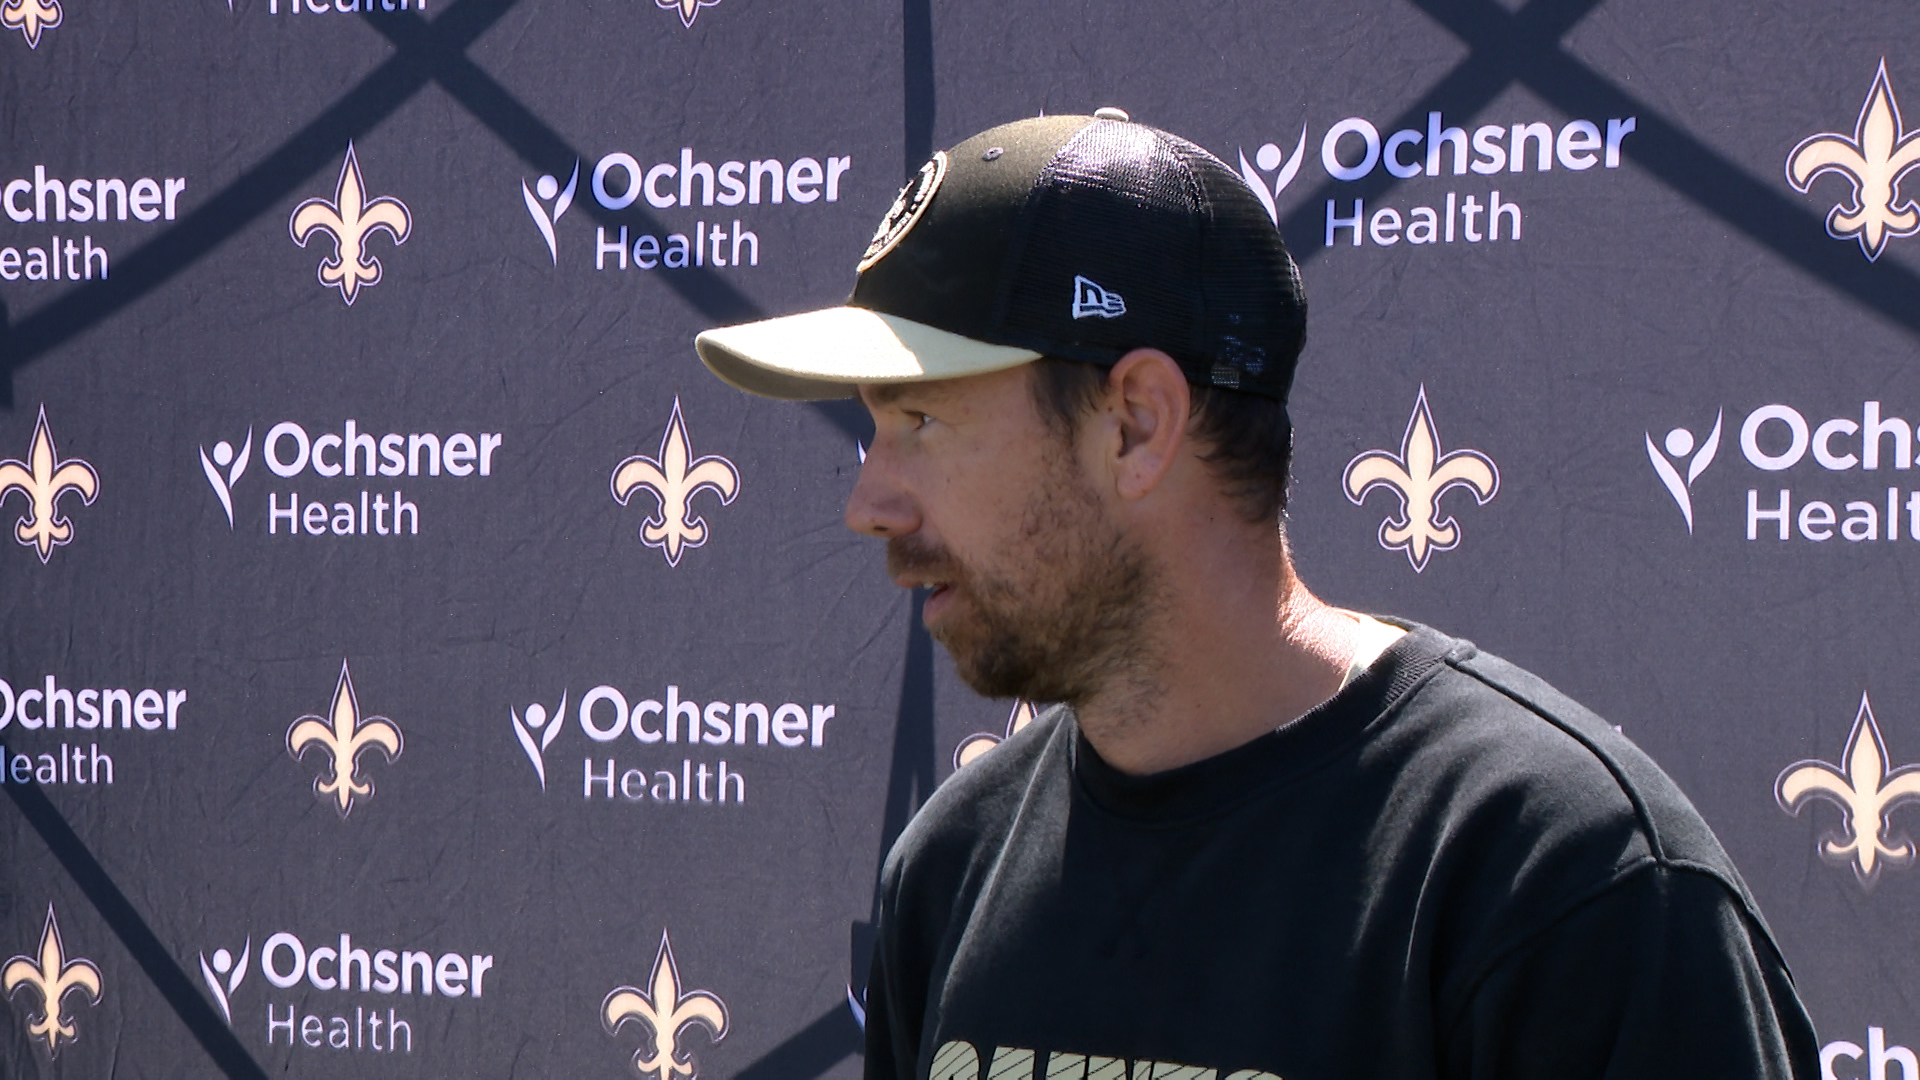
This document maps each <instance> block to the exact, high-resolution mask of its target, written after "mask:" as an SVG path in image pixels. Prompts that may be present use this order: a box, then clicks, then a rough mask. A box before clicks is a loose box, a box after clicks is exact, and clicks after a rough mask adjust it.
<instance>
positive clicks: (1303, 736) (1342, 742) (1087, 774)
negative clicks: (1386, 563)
mask: <svg viewBox="0 0 1920 1080" xmlns="http://www.w3.org/2000/svg"><path fill="white" fill-rule="evenodd" d="M1382 621H1386V622H1391V623H1393V624H1394V625H1396V626H1400V627H1403V628H1404V629H1406V631H1407V634H1406V635H1405V636H1404V637H1402V638H1400V640H1398V641H1396V642H1394V643H1393V644H1392V645H1391V646H1389V647H1388V648H1387V650H1386V651H1385V652H1384V653H1381V654H1380V658H1379V659H1378V660H1376V661H1375V662H1374V663H1373V665H1372V666H1371V667H1369V668H1367V670H1366V671H1365V672H1363V673H1362V674H1361V675H1360V676H1358V677H1357V678H1355V679H1354V680H1353V681H1352V682H1350V683H1348V684H1347V686H1346V687H1345V688H1344V689H1342V690H1341V691H1340V692H1339V693H1337V694H1335V695H1334V696H1333V697H1331V698H1328V699H1327V700H1326V701H1323V702H1321V703H1320V704H1319V705H1318V706H1316V707H1314V709H1313V710H1312V711H1310V712H1308V713H1307V714H1306V715H1305V716H1302V717H1300V718H1299V719H1298V720H1295V721H1294V722H1292V723H1290V724H1286V726H1284V727H1281V728H1279V730H1277V731H1271V732H1268V733H1267V734H1265V735H1262V736H1260V737H1258V738H1256V739H1254V740H1253V741H1252V742H1249V743H1245V744H1243V745H1240V746H1237V747H1234V748H1233V749H1231V750H1228V751H1226V752H1225V753H1222V754H1216V755H1214V756H1213V757H1210V758H1206V759H1205V760H1202V761H1196V762H1194V763H1193V764H1191V765H1183V766H1181V767H1179V768H1177V769H1169V770H1167V771H1166V772H1161V773H1154V774H1152V775H1150V776H1129V775H1127V774H1126V773H1123V772H1120V771H1119V770H1117V769H1115V768H1114V767H1113V766H1111V765H1108V764H1107V763H1106V762H1105V761H1103V760H1101V758H1100V755H1099V754H1097V753H1095V752H1094V749H1093V747H1092V745H1091V744H1089V743H1088V742H1087V740H1086V737H1085V736H1083V735H1082V734H1081V733H1080V725H1079V722H1078V720H1077V718H1074V717H1073V714H1072V712H1071V710H1069V712H1068V714H1067V715H1068V718H1069V719H1071V720H1073V723H1072V724H1070V725H1064V726H1063V731H1071V737H1072V739H1073V752H1072V762H1073V772H1074V777H1075V779H1076V780H1077V782H1078V788H1079V790H1080V793H1081V794H1082V795H1084V796H1085V797H1086V798H1087V799H1089V800H1090V801H1091V802H1092V803H1093V804H1094V805H1095V806H1097V807H1098V808H1100V809H1101V810H1103V811H1106V812H1107V813H1109V814H1112V815H1114V816H1116V817H1120V818H1125V819H1128V820H1131V821H1135V822H1138V823H1140V824H1143V825H1156V824H1159V825H1171V824H1179V823H1183V822H1186V821H1190V820H1192V819H1195V818H1201V817H1206V816H1208V815H1211V814H1215V813H1220V812H1223V811H1226V810H1229V809H1232V808H1233V807H1235V806H1238V805H1239V804H1241V803H1243V802H1245V801H1247V800H1248V799H1252V798H1255V797H1257V796H1259V795H1261V794H1263V793H1265V792H1266V791H1269V790H1271V789H1273V788H1274V787H1276V786H1279V785H1282V784H1286V783H1288V782H1289V781H1292V780H1294V779H1296V778H1298V777H1300V776H1303V775H1305V774H1306V773H1309V772H1311V771H1313V770H1314V769H1317V768H1319V767H1320V766H1321V765H1322V764H1323V763H1325V762H1326V761H1327V760H1328V759H1329V758H1331V757H1332V756H1334V755H1336V754H1338V753H1339V752H1340V751H1342V750H1343V749H1345V748H1346V747H1347V746H1348V745H1349V744H1350V743H1352V742H1353V741H1354V740H1355V739H1356V738H1358V737H1359V736H1361V735H1362V734H1364V733H1365V732H1366V730H1367V729H1368V727H1370V726H1371V725H1373V724H1374V723H1375V722H1376V721H1379V720H1381V719H1383V718H1384V717H1385V716H1386V715H1387V714H1388V713H1390V712H1392V711H1393V709H1394V708H1395V707H1396V706H1397V705H1398V704H1399V702H1400V701H1401V699H1403V698H1404V697H1405V696H1406V695H1407V693H1408V692H1409V691H1411V690H1412V689H1413V688H1414V687H1415V686H1417V685H1419V683H1420V682H1422V681H1423V680H1425V679H1426V678H1427V676H1429V675H1430V674H1432V673H1433V672H1434V671H1435V670H1436V669H1437V668H1438V667H1439V666H1440V664H1441V663H1442V662H1443V661H1445V660H1447V659H1449V658H1452V659H1464V658H1466V657H1468V656H1471V655H1473V653H1474V652H1475V649H1474V647H1473V645H1472V644H1471V643H1469V642H1465V641H1461V640H1459V639H1457V638H1450V637H1447V636H1446V635H1444V634H1441V633H1439V632H1437V631H1434V630H1432V629H1429V628H1427V627H1425V626H1421V625H1419V624H1418V623H1409V622H1404V621H1401V620H1397V619H1383V620H1382ZM1284 720H1285V718H1284V717H1276V718H1275V723H1276V724H1278V723H1282V722H1284Z"/></svg>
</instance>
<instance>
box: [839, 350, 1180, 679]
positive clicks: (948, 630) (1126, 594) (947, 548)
mask: <svg viewBox="0 0 1920 1080" xmlns="http://www.w3.org/2000/svg"><path fill="white" fill-rule="evenodd" d="M1030 379H1031V368H1030V367H1029V366H1022V367H1019V368H1015V369H1012V370H1010V371H1005V372H997V373H993V374H988V375H977V376H970V377H968V378H964V379H953V380H946V381H940V382H928V383H911V384H901V385H896V386H891V387H868V388H865V389H864V390H863V392H862V395H861V397H862V400H863V401H865V402H866V405H867V407H868V410H869V411H871V412H872V413H873V418H874V427H875V431H874V441H873V446H872V447H871V448H870V449H869V450H868V452H867V459H866V463H865V464H864V465H863V466H862V467H861V471H860V482H859V483H858V484H857V485H856V486H855V488H854V491H853V494H852V496H851V497H850V498H849V499H848V502H847V511H846V518H847V524H848V526H849V527H851V528H853V529H855V530H856V531H858V532H863V533H866V534H867V535H869V536H877V537H881V538H883V539H885V540H886V541H887V572H888V574H889V575H890V576H891V577H892V578H893V580H894V582H895V583H896V584H899V585H901V586H903V587H908V588H915V587H924V588H928V589H930V590H931V591H930V592H929V594H928V596H927V600H926V604H925V606H924V609H923V618H924V619H925V621H926V625H927V630H928V632H930V633H931V634H932V635H933V637H934V638H935V639H936V640H938V641H939V642H940V643H941V644H943V645H945V646H946V647H947V649H948V651H949V652H951V653H952V654H953V658H954V662H955V664H956V665H957V666H958V668H959V672H960V676H961V678H963V679H965V680H966V682H967V684H968V685H969V686H971V687H973V688H974V689H975V690H976V691H978V692H980V693H982V694H985V695H988V696H990V697H1023V698H1027V699H1029V700H1034V701H1066V702H1076V701H1083V700H1085V699H1087V698H1088V697H1089V696H1091V695H1092V694H1093V693H1094V692H1096V691H1097V690H1099V689H1100V688H1101V687H1102V686H1104V685H1106V684H1107V683H1108V682H1109V681H1110V680H1111V679H1112V678H1113V677H1114V676H1115V675H1116V674H1118V673H1120V672H1121V671H1123V670H1124V669H1125V668H1126V667H1127V666H1128V665H1132V664H1136V663H1137V662H1139V661H1140V659H1141V658H1142V654H1143V651H1144V650H1145V648H1146V642H1145V641H1144V635H1143V633H1142V625H1143V623H1144V622H1145V621H1146V619H1147V617H1148V615H1149V614H1150V607H1151V597H1152V595H1153V587H1152V586H1153V575H1152V573H1151V568H1150V564H1149V561H1148V559H1147V558H1146V556H1145V555H1144V553H1143V552H1142V551H1141V550H1140V548H1139V546H1138V545H1137V544H1136V543H1135V542H1133V541H1132V540H1131V539H1130V538H1129V537H1127V536H1126V535H1125V533H1124V532H1123V531H1122V530H1121V529H1120V528H1119V527H1118V526H1117V524H1116V523H1115V522H1114V520H1113V519H1112V517H1111V516H1110V513H1109V508H1108V506H1107V503H1106V501H1105V500H1104V499H1103V498H1102V494H1101V491H1100V488H1099V487H1098V486H1097V485H1096V484H1095V483H1093V482H1092V481H1091V480H1090V479H1089V476H1088V470H1087V463H1086V461H1085V460H1084V459H1085V458H1087V457H1088V456H1090V455H1089V451H1088V446H1087V445H1082V444H1083V443H1086V444H1089V445H1091V440H1089V439H1088V438H1085V437H1082V438H1080V439H1075V438H1074V437H1071V436H1068V435H1067V434H1065V433H1063V432H1058V431H1055V430H1053V429H1051V428H1049V427H1048V426H1047V425H1046V424H1045V423H1044V422H1043V421H1042V419H1041V417H1040V414H1039V413H1038V412H1037V411H1036V407H1035V404H1034V400H1033V395H1032V391H1031V389H1030ZM1082 427H1083V429H1084V428H1085V427H1086V425H1085V424H1084V423H1083V425H1082ZM1081 434H1082V436H1085V434H1086V433H1085V431H1084V430H1083V431H1082V433H1081Z"/></svg>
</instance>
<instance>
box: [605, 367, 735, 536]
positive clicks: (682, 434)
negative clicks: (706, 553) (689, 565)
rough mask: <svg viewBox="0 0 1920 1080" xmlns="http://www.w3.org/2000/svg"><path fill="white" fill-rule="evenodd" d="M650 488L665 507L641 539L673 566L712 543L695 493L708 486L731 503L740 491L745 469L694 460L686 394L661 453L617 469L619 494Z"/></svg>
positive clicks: (676, 402)
mask: <svg viewBox="0 0 1920 1080" xmlns="http://www.w3.org/2000/svg"><path fill="white" fill-rule="evenodd" d="M640 488H645V489H647V490H648V491H651V492H652V493H653V495H654V497H655V498H657V499H659V500H660V512H659V513H658V514H655V515H653V516H652V517H649V518H648V519H647V520H646V521H645V522H643V523H641V525H640V542H641V543H643V544H645V545H647V546H648V547H650V548H659V549H660V551H661V553H662V554H664V555H666V557H667V565H668V566H678V565H680V556H681V554H682V553H683V552H684V551H685V550H686V549H687V548H697V547H699V546H700V545H702V544H704V543H706V542H707V523H706V522H705V521H704V520H702V519H700V518H698V517H695V516H694V514H693V506H692V503H693V497H694V496H695V495H698V494H699V493H700V492H701V491H702V490H708V491H712V492H713V493H714V494H716V495H718V496H720V505H721V506H727V505H729V504H731V503H732V502H733V497H734V496H735V495H736V494H738V493H739V491H740V470H738V469H736V468H734V467H733V462H731V461H728V460H727V459H726V458H723V457H711V456H710V457H703V458H699V459H693V451H692V450H691V449H689V448H688V445H687V425H686V421H684V420H682V419H681V417H680V399H679V398H677V397H676V398H674V399H673V416H672V417H671V418H670V419H668V421H667V432H666V434H665V435H663V436H661V438H660V456H659V457H657V458H650V457H646V456H644V455H641V454H636V455H634V456H633V457H630V458H628V459H627V460H625V461H623V462H621V463H620V464H619V466H617V467H616V468H615V469H614V470H613V499H614V501H615V502H617V503H619V504H620V505H621V506H625V505H627V500H628V499H629V498H630V497H632V495H633V493H634V491H635V490H637V489H640Z"/></svg>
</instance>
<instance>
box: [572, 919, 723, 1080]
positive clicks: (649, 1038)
mask: <svg viewBox="0 0 1920 1080" xmlns="http://www.w3.org/2000/svg"><path fill="white" fill-rule="evenodd" d="M647 986H648V989H647V990H638V989H635V988H634V987H631V986H621V987H616V988H615V989H614V991H613V992H612V993H610V994H608V995H607V999H606V1001H604V1002H602V1003H601V1005H600V1022H601V1023H602V1024H604V1025H605V1026H606V1029H607V1034H609V1035H614V1034H618V1033H619V1031H620V1026H621V1025H622V1024H625V1023H626V1022H627V1021H629V1020H637V1021H639V1022H640V1024H641V1025H642V1026H643V1027H645V1028H646V1038H645V1041H643V1042H642V1043H641V1044H640V1049H638V1050H636V1051H634V1054H633V1067H634V1068H635V1069H636V1070H637V1071H638V1072H639V1073H640V1075H641V1076H643V1077H650V1078H652V1080H675V1077H685V1078H686V1080H694V1078H695V1077H697V1076H699V1074H700V1073H699V1066H698V1065H697V1064H696V1063H695V1062H694V1060H693V1052H692V1051H691V1050H689V1049H687V1048H686V1047H683V1046H681V1045H680V1033H681V1032H682V1031H684V1030H685V1029H686V1028H687V1027H688V1026H689V1025H692V1024H699V1025H700V1026H701V1027H704V1028H706V1029H707V1032H708V1033H709V1034H710V1035H712V1037H713V1041H714V1042H719V1041H720V1040H721V1039H724V1038H726V1037H727V1005H726V1002H724V1001H721V1000H720V998H719V997H718V996H717V995H715V994H713V993H710V992H708V991H706V990H694V991H690V992H688V993H684V994H683V993H681V992H680V969H679V968H678V967H676V966H675V965H674V962H673V946H672V945H671V944H669V943H668V941H667V932H666V931H665V930H662V931H661V932H660V951H659V952H657V953H655V954H654V957H653V973H652V974H651V975H649V976H648V977H647Z"/></svg>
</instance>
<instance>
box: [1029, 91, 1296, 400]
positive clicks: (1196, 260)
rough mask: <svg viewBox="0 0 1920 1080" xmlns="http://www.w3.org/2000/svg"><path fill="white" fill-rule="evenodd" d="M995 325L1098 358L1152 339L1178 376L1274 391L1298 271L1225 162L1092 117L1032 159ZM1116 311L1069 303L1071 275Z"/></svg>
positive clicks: (1291, 349) (1074, 355) (1052, 347)
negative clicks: (1024, 222) (1040, 160)
mask: <svg viewBox="0 0 1920 1080" xmlns="http://www.w3.org/2000/svg"><path fill="white" fill-rule="evenodd" d="M1025 216H1026V217H1027V219H1028V221H1029V222H1030V223H1031V228H1030V230H1029V232H1028V233H1027V235H1026V237H1025V240H1024V243H1023V244H1022V245H1020V246H1019V247H1018V248H1016V249H1015V250H1014V251H1013V252H1010V256H1011V257H1012V259H1013V261H1014V269H1013V272H1012V273H1011V274H1010V275H1009V281H1008V289H1007V292H1006V294H1005V299H1004V301H1003V312H1004V314H1003V316H1002V319H1001V320H999V321H1000V325H1001V326H1002V327H1003V328H1004V331H1003V332H1004V335H1005V338H1006V339H1007V340H1011V341H1018V342H1020V343H1021V344H1026V345H1029V346H1030V347H1032V348H1035V349H1039V350H1042V351H1045V352H1048V353H1049V354H1051V355H1055V356H1061V357H1065V358H1068V359H1078V360H1088V361H1093V362H1096V363H1098V362H1106V363H1111V362H1112V361H1114V360H1116V359H1118V358H1119V357H1120V356H1121V355H1122V354H1123V353H1124V352H1125V351H1126V350H1128V349H1131V348H1137V347H1140V346H1151V347H1154V348H1158V349H1161V350H1163V351H1164V352H1166V353H1167V354H1168V355H1170V356H1172V357H1173V358H1174V359H1175V360H1176V361H1177V362H1179V364H1180V365H1181V367H1182V368H1183V369H1184V370H1185V371H1186V372H1187V374H1188V377H1189V378H1190V379H1192V380H1193V381H1194V382H1196V383H1199V384H1201V385H1203V386H1221V387H1230V388H1235V389H1241V390H1248V391H1253V392H1258V393H1263V394H1267V395H1270V396H1273V397H1277V398H1280V399H1281V400H1283V401H1284V400H1285V398H1286V396H1287V391H1288V389H1289V386H1290V384H1291V382H1292V376H1293V372H1292V370H1291V366H1292V365H1291V363H1290V361H1291V358H1292V357H1293V356H1294V354H1295V353H1296V352H1297V351H1298V349H1297V342H1298V340H1299V337H1300V332H1301V328H1302V327H1304V315H1305V310H1304V300H1303V298H1302V297H1301V295H1300V292H1299V279H1298V272H1297V270H1295V268H1294V267H1293V262H1292V259H1291V258H1289V257H1288V256H1287V254H1286V250H1285V247H1284V246H1283V245H1282V244H1281V242H1280V237H1279V232H1278V230H1276V229H1275V228H1274V227H1273V223H1272V221H1271V219H1269V218H1268V217H1267V215H1266V211H1265V209H1264V208H1263V207H1261V206H1260V204H1259V203H1258V202H1257V201H1256V200H1255V199H1254V197H1253V193H1252V192H1250V191H1248V190H1247V189H1246V187H1245V185H1244V184H1243V183H1242V182H1241V181H1240V179H1239V177H1238V176H1236V175H1235V174H1234V173H1233V171H1232V170H1231V169H1229V168H1228V167H1227V166H1226V165H1225V164H1224V163H1222V162H1221V161H1220V160H1219V159H1218V158H1215V157H1214V156H1213V155H1211V154H1208V153H1207V152H1206V151H1205V150H1202V149H1200V148H1199V147H1197V146H1195V145H1193V144H1192V143H1189V142H1187V141H1186V140H1184V139H1179V138H1177V137H1174V136H1171V135H1168V134H1167V133H1165V132H1162V131H1159V130H1156V129H1154V128H1149V127H1145V126H1143V125H1139V124H1131V123H1121V122H1116V121H1096V122H1094V123H1092V124H1089V125H1088V126H1087V127H1085V128H1083V129H1082V130H1081V131H1079V132H1078V133H1077V134H1075V135H1074V136H1073V138H1072V139H1070V140H1069V141H1068V142H1067V144H1066V145H1065V146H1063V147H1062V148H1061V150H1060V152H1059V153H1058V154H1057V155H1055V157H1054V159H1053V160H1052V161H1051V162H1050V163H1048V165H1047V166H1046V168H1044V169H1043V170H1042V171H1041V174H1040V177H1039V180H1038V182H1037V183H1036V185H1035V187H1034V189H1033V192H1032V193H1031V195H1030V196H1029V202H1028V206H1027V208H1026V215H1025ZM1079 278H1084V279H1086V280H1087V281H1090V282H1092V283H1094V284H1095V285H1096V286H1098V287H1099V288H1100V289H1101V290H1103V291H1104V292H1105V293H1107V294H1118V296H1119V297H1120V298H1121V300H1122V301H1123V302H1124V304H1125V308H1126V310H1125V313H1124V314H1121V315H1118V316H1115V317H1110V318H1109V317H1103V316H1102V315H1100V314H1086V313H1083V314H1082V315H1081V317H1078V318H1076V317H1075V314H1074V310H1075V309H1074V295H1075V281H1076V279H1079Z"/></svg>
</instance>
